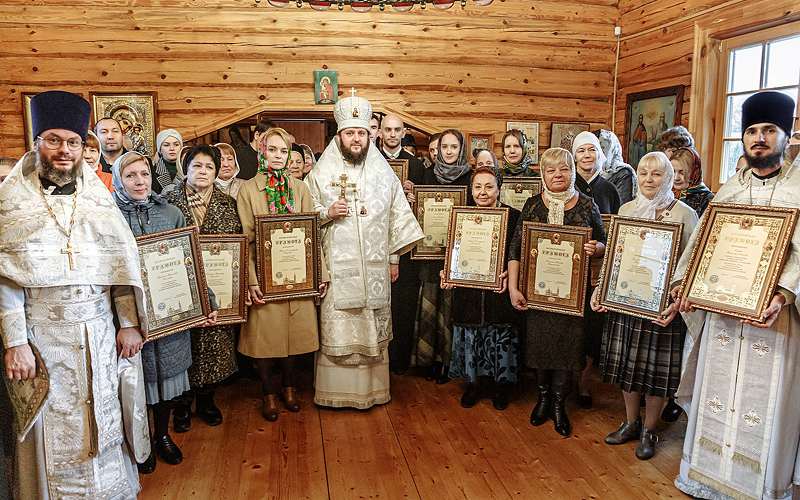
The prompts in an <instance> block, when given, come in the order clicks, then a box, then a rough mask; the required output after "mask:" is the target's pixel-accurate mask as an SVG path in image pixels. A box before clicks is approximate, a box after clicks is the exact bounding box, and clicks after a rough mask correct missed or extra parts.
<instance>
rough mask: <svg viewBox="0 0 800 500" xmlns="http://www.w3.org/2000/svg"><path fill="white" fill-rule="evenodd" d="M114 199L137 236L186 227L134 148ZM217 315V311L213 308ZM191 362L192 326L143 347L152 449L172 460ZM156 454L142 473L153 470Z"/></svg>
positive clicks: (118, 167) (117, 175) (119, 163)
mask: <svg viewBox="0 0 800 500" xmlns="http://www.w3.org/2000/svg"><path fill="white" fill-rule="evenodd" d="M111 171H112V182H113V184H114V192H113V195H114V200H115V201H116V202H117V206H118V207H119V209H120V210H121V211H122V215H123V216H124V217H125V220H127V221H128V225H129V226H130V228H131V231H132V232H133V234H134V235H135V236H142V235H144V234H151V233H158V232H161V231H168V230H171V229H178V228H182V227H186V219H185V218H184V217H183V214H182V213H181V211H180V210H178V209H177V208H175V207H174V206H172V205H170V204H168V203H167V201H166V200H165V199H164V198H163V197H161V195H158V194H156V193H154V192H153V191H152V188H151V183H152V179H153V177H152V172H151V168H150V162H149V160H148V159H147V158H145V157H144V156H142V155H141V154H139V153H136V152H134V151H131V152H129V153H125V154H124V155H122V156H120V157H119V158H117V160H116V161H115V162H114V165H113V166H112V168H111ZM213 314H215V313H213ZM191 365H192V346H191V340H190V337H189V332H188V331H183V332H178V333H174V334H172V335H170V336H168V337H163V338H160V339H157V340H153V341H148V342H147V343H145V345H144V347H143V348H142V366H143V368H144V378H145V383H146V385H145V396H146V397H147V404H148V405H149V406H150V408H152V411H153V424H154V425H153V433H152V434H153V448H154V450H155V452H156V454H157V455H158V456H159V457H161V459H162V460H164V461H165V462H167V463H168V464H172V465H175V464H179V463H181V461H182V460H183V454H182V453H181V450H180V449H179V448H178V447H177V446H176V445H175V443H174V442H173V441H172V438H171V437H170V435H169V432H168V430H169V416H170V412H171V410H172V408H174V407H175V405H176V403H177V402H178V398H179V397H180V396H181V395H183V393H184V392H187V391H188V390H189V388H190V385H189V376H188V374H187V370H188V369H189V367H190V366H191ZM155 467H156V459H155V455H154V454H151V455H150V457H149V458H148V459H147V461H145V463H143V464H139V472H141V473H142V474H149V473H151V472H153V471H154V470H155Z"/></svg>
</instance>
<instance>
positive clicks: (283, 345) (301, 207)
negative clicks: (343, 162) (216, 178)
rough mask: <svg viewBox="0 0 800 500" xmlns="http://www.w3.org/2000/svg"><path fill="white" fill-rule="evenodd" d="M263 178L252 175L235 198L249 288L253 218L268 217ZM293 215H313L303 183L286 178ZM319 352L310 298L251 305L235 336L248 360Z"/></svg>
mask: <svg viewBox="0 0 800 500" xmlns="http://www.w3.org/2000/svg"><path fill="white" fill-rule="evenodd" d="M266 183H267V178H266V176H265V175H264V174H256V176H255V177H253V178H252V179H250V180H248V181H245V182H244V183H243V184H242V187H241V189H240V190H239V194H238V196H237V198H236V204H237V206H238V208H239V218H240V219H241V221H242V228H243V232H244V234H245V235H247V239H248V241H249V242H250V268H249V269H250V277H249V281H250V283H249V284H250V285H251V286H252V285H258V276H257V275H256V248H255V237H256V233H255V216H256V215H269V212H268V211H267V197H266V193H265V187H266ZM289 184H290V188H291V189H292V193H293V194H294V206H295V209H296V211H297V212H301V211H302V212H313V211H314V202H313V200H312V198H311V193H310V192H309V190H308V187H307V186H306V185H305V183H304V182H302V181H299V180H297V179H295V178H290V179H289ZM318 349H319V331H318V327H317V308H316V306H315V305H314V299H310V298H309V299H299V300H286V301H282V302H269V303H267V304H264V305H256V304H253V305H252V306H250V314H249V316H248V318H247V323H245V324H244V325H243V326H242V331H241V335H240V336H239V352H241V353H242V354H244V355H246V356H250V357H252V358H285V357H286V356H291V355H293V354H303V353H306V352H313V351H316V350H318Z"/></svg>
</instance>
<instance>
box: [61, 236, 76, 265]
mask: <svg viewBox="0 0 800 500" xmlns="http://www.w3.org/2000/svg"><path fill="white" fill-rule="evenodd" d="M61 253H62V254H66V255H67V260H68V261H69V270H70V271H74V270H75V261H74V260H73V256H72V254H73V253H77V252H75V251H74V250H73V249H72V242H70V241H67V246H66V247H65V248H64V249H63V250H61Z"/></svg>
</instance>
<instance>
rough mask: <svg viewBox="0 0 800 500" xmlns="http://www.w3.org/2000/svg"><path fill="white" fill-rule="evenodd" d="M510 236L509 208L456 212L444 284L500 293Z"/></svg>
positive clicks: (447, 252) (450, 235) (448, 247)
mask: <svg viewBox="0 0 800 500" xmlns="http://www.w3.org/2000/svg"><path fill="white" fill-rule="evenodd" d="M507 232H508V208H478V207H455V208H453V210H452V211H451V212H450V229H449V231H448V238H447V251H446V252H445V259H444V282H445V283H449V284H451V285H456V286H460V287H465V288H482V289H486V290H498V291H499V290H501V289H502V288H503V280H501V279H500V275H501V274H502V273H503V269H504V268H505V255H506V233H507Z"/></svg>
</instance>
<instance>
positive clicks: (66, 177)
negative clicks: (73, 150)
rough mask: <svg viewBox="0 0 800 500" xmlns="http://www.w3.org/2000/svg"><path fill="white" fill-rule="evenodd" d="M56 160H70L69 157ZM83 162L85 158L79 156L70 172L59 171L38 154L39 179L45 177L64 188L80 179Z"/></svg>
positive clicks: (37, 168)
mask: <svg viewBox="0 0 800 500" xmlns="http://www.w3.org/2000/svg"><path fill="white" fill-rule="evenodd" d="M55 159H59V160H61V159H64V160H67V159H69V158H68V157H60V156H59V157H57V158H55ZM81 162H83V157H82V156H78V157H76V158H75V159H74V160H73V163H72V168H71V169H69V170H68V171H66V172H65V171H63V170H59V169H57V168H56V167H55V165H53V163H52V162H51V161H50V160H48V159H47V158H45V157H44V156H42V155H41V154H39V152H38V151H37V152H36V170H37V171H38V172H39V177H44V178H45V179H47V180H49V181H50V182H52V183H53V184H55V185H57V186H64V185H66V184H69V183H70V182H72V181H74V180H75V179H77V178H78V173H79V172H80V170H81Z"/></svg>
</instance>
